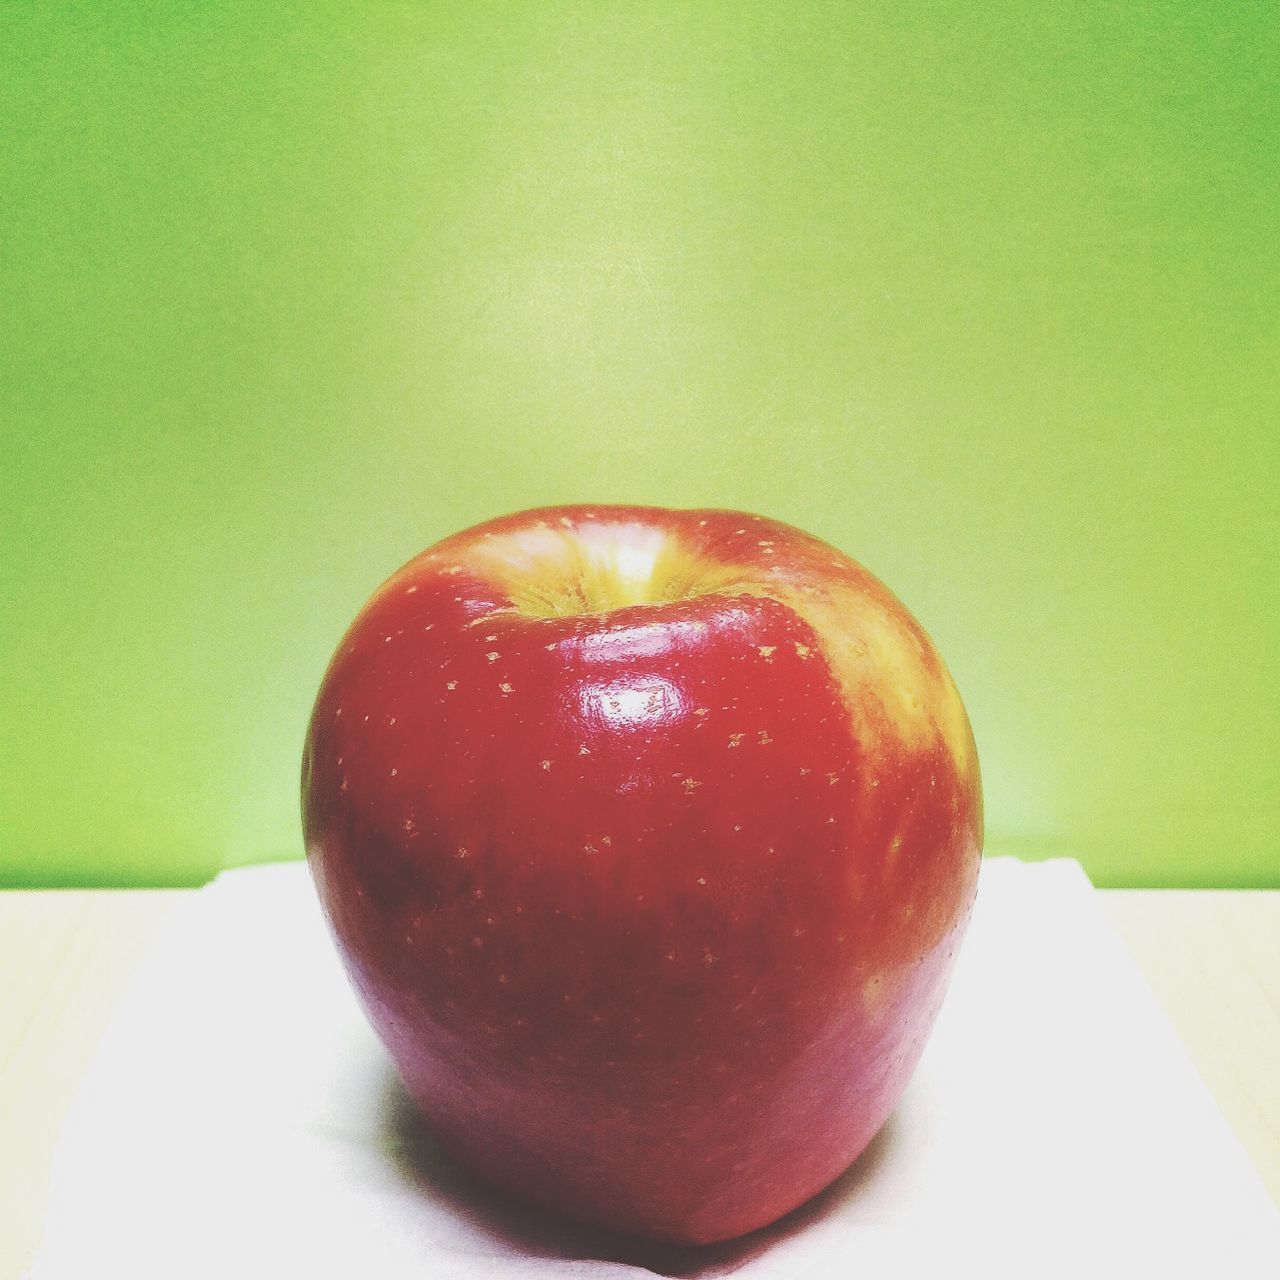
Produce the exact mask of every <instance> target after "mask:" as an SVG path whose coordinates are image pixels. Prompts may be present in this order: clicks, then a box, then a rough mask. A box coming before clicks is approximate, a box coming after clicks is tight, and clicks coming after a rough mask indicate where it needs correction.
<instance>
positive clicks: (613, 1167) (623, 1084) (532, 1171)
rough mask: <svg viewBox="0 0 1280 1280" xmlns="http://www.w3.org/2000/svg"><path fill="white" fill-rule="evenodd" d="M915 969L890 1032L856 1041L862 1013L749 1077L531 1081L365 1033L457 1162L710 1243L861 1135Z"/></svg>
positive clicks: (831, 1162)
mask: <svg viewBox="0 0 1280 1280" xmlns="http://www.w3.org/2000/svg"><path fill="white" fill-rule="evenodd" d="M938 959H941V957H938ZM931 968H933V966H931V965H930V966H925V970H926V973H927V971H928V970H929V969H931ZM926 973H920V972H919V971H917V974H916V975H914V976H916V977H917V979H924V981H923V982H919V981H917V983H911V984H910V985H911V986H914V988H915V990H914V991H912V992H911V993H910V995H908V997H907V999H905V1000H904V1001H903V1005H904V1006H905V1008H904V1007H902V1006H900V1007H899V1009H898V1010H893V1011H890V1010H886V1011H885V1012H887V1013H889V1014H890V1016H889V1017H888V1019H887V1020H886V1021H887V1023H888V1025H889V1026H893V1027H894V1029H895V1034H884V1035H883V1036H875V1035H874V1034H870V1035H869V1033H868V1029H867V1027H866V1025H865V1023H861V1022H860V1021H859V1022H845V1023H844V1025H843V1026H839V1027H832V1028H829V1030H828V1033H827V1034H826V1035H823V1036H821V1037H819V1039H818V1040H817V1041H815V1042H814V1043H813V1044H812V1045H811V1046H810V1047H809V1048H808V1049H807V1050H806V1051H805V1052H804V1053H803V1054H802V1055H801V1056H800V1057H799V1059H797V1060H796V1061H795V1062H794V1063H793V1064H792V1065H791V1066H790V1067H789V1068H788V1070H787V1072H786V1079H785V1080H783V1081H781V1082H779V1081H777V1080H759V1081H756V1082H755V1084H754V1086H753V1085H750V1084H746V1083H745V1081H743V1079H742V1072H741V1070H740V1067H741V1064H740V1063H739V1064H733V1063H732V1061H731V1059H732V1055H731V1054H730V1055H728V1056H729V1058H730V1064H729V1066H728V1068H727V1071H726V1074H725V1076H723V1077H720V1076H717V1075H715V1074H714V1073H713V1074H712V1075H710V1076H709V1077H707V1078H706V1079H705V1080H703V1081H702V1082H701V1083H700V1086H699V1087H694V1088H691V1087H689V1086H688V1085H687V1084H686V1086H685V1087H683V1088H681V1087H679V1086H677V1085H676V1084H675V1083H673V1082H672V1079H671V1078H672V1075H674V1074H675V1071H676V1068H674V1067H673V1068H672V1071H671V1072H669V1073H668V1072H654V1071H649V1072H642V1073H641V1074H640V1075H639V1076H637V1075H636V1074H634V1073H627V1072H625V1070H624V1071H623V1075H625V1077H626V1078H625V1079H619V1080H615V1081H612V1082H611V1081H609V1080H594V1081H592V1082H590V1083H588V1082H587V1081H586V1080H585V1079H581V1078H580V1079H578V1080H576V1081H574V1082H572V1083H568V1082H565V1081H560V1082H556V1083H552V1082H550V1081H544V1082H542V1083H541V1084H540V1085H532V1086H531V1084H530V1083H529V1082H528V1081H527V1080H522V1081H520V1082H519V1083H517V1082H516V1079H515V1078H514V1077H513V1076H511V1075H507V1076H506V1077H505V1079H504V1078H503V1077H502V1076H501V1075H498V1074H495V1073H493V1072H491V1071H476V1070H475V1066H476V1064H474V1063H468V1062H466V1061H465V1059H463V1060H459V1059H456V1058H454V1055H453V1054H452V1053H449V1054H446V1055H443V1056H442V1055H439V1054H432V1053H424V1052H423V1050H422V1046H421V1045H420V1044H418V1045H415V1044H413V1043H410V1042H408V1039H407V1037H405V1038H403V1039H402V1038H401V1037H402V1036H403V1031H401V1036H397V1034H396V1029H395V1027H394V1024H393V1025H385V1024H384V1026H383V1027H382V1028H381V1029H382V1031H383V1034H384V1039H385V1041H386V1043H387V1045H388V1048H390V1049H391V1051H392V1055H393V1057H394V1058H395V1059H396V1061H397V1063H398V1065H399V1070H400V1075H401V1079H402V1081H403V1083H404V1085H405V1088H406V1090H407V1092H408V1093H409V1095H410V1096H411V1097H412V1098H413V1100H414V1101H415V1103H416V1104H417V1106H418V1108H419V1110H420V1111H421V1113H422V1115H423V1117H424V1119H425V1120H426V1122H427V1124H428V1126H429V1127H430V1129H431V1131H432V1133H433V1135H434V1136H435V1137H436V1139H437V1140H438V1141H439V1143H440V1145H441V1146H442V1147H443V1148H444V1150H445V1151H446V1152H447V1153H448V1155H449V1156H450V1157H451V1158H452V1159H453V1160H454V1161H455V1162H456V1164H457V1165H458V1166H459V1167H460V1168H462V1169H465V1170H466V1171H468V1172H469V1173H471V1174H473V1175H474V1176H476V1177H477V1178H479V1179H480V1180H482V1181H484V1182H486V1183H488V1184H489V1185H491V1186H492V1187H494V1188H496V1189H498V1190H500V1191H502V1192H505V1193H506V1194H508V1195H510V1196H512V1197H514V1198H516V1199H518V1200H522V1201H525V1202H528V1203H532V1204H534V1205H537V1206H539V1207H542V1208H545V1209H549V1210H552V1211H554V1212H555V1213H557V1214H559V1215H561V1216H563V1217H565V1218H570V1219H573V1220H575V1221H578V1222H581V1223H585V1224H589V1225H591V1226H595V1227H601V1228H604V1229H607V1230H610V1231H616V1232H621V1233H624V1234H629V1235H635V1236H640V1237H644V1238H647V1239H650V1240H658V1241H663V1242H667V1243H673V1244H685V1245H696V1244H712V1243H716V1242H718V1241H724V1240H730V1239H733V1238H735V1237H737V1236H742V1235H746V1234H747V1233H749V1232H751V1231H755V1230H757V1229H759V1228H762V1227H765V1226H768V1225H769V1224H770V1223H773V1222H775V1221H777V1220H778V1219H779V1218H782V1217H784V1216H785V1215H786V1214H787V1213H789V1212H790V1211H791V1210H793V1209H796V1208H798V1207H799V1206H800V1205H802V1204H804V1203H805V1202H806V1201H807V1200H809V1199H811V1198H812V1197H813V1196H815V1195H817V1194H818V1193H819V1192H820V1191H822V1190H823V1189H825V1188H826V1187H827V1186H829V1185H830V1184H831V1183H832V1182H833V1181H835V1180H836V1179H837V1178H838V1177H839V1176H840V1175H841V1174H842V1173H843V1172H844V1171H845V1170H846V1169H847V1168H848V1167H849V1166H850V1165H851V1164H852V1163H853V1162H854V1161H855V1160H856V1159H857V1157H858V1156H859V1155H860V1154H861V1153H862V1151H863V1150H864V1149H865V1148H866V1147H867V1145H868V1144H869V1143H870V1142H871V1140H872V1139H873V1138H874V1137H875V1135H876V1133H877V1132H878V1131H879V1130H880V1128H881V1127H882V1126H883V1125H884V1123H885V1121H886V1120H887V1119H888V1117H889V1114H890V1112H891V1111H892V1109H893V1107H894V1105H895V1104H896V1102H897V1100H898V1098H899V1097H900V1095H901V1093H902V1091H903V1089H904V1088H905V1086H906V1083H907V1080H908V1079H909V1077H910V1075H911V1073H912V1071H913V1070H914V1069H915V1066H916V1063H917V1061H918V1059H919V1057H920V1054H921V1051H922V1050H923V1046H924V1041H925V1038H926V1035H927V1032H928V1028H929V1025H930V1023H931V1022H932V1020H933V1014H934V1011H935V1010H936V1007H937V1004H938V1003H939V1002H940V1000H941V995H942V990H941V988H942V987H943V986H944V985H945V968H944V970H943V972H941V973H939V972H936V971H935V972H933V973H929V974H928V976H927V977H926ZM930 979H933V981H930ZM921 987H924V988H925V990H923V991H922V990H921ZM929 988H932V989H931V990H930V989H929ZM904 994H905V993H904ZM912 997H914V998H912ZM922 997H923V998H922ZM895 1015H896V1016H895ZM377 1021H380V1019H378V1018H377V1017H376V1012H375V1022H377ZM895 1024H896V1025H895ZM400 1026H401V1028H403V1023H401V1024H400ZM397 1041H399V1042H398V1043H397ZM450 1058H454V1061H453V1064H452V1065H448V1064H447V1059H450ZM622 1065H623V1066H624V1067H625V1064H622ZM735 1065H736V1066H737V1067H738V1068H739V1069H737V1070H735V1069H734V1068H735ZM733 1077H736V1079H735V1078H733ZM480 1080H483V1084H481V1083H480ZM730 1080H731V1081H732V1083H730ZM744 1084H745V1088H744ZM779 1086H781V1087H779ZM730 1090H733V1092H731V1091H730ZM622 1099H627V1101H623V1100H622Z"/></svg>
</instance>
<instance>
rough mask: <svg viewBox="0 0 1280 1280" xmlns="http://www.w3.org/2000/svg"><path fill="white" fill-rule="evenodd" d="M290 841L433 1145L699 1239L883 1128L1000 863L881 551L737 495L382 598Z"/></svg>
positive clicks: (466, 553)
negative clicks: (875, 554) (854, 549)
mask: <svg viewBox="0 0 1280 1280" xmlns="http://www.w3.org/2000/svg"><path fill="white" fill-rule="evenodd" d="M302 792H303V825H304V833H305V839H306V847H307V855H308V859H309V862H310V866H311V869H312V872H313V875H314V878H315V881H316V885H317V888H318V891H319V894H320V898H321V901H322V904H323V907H324V910H325V912H326V914H327V917H328V919H329V922H330V925H331V928H332V930H333V933H334V935H335V938H336V941H337V943H338V947H339V950H340V952H341V954H342V956H343V959H344V962H345V964H346V966H347V970H348V972H349V974H350V977H351V979H352V982H353V985H354V987H355V989H356V992H357V993H358V995H359V997H360V999H361V1001H362V1003H363V1005H364V1007H365V1009H366V1011H367V1013H368V1016H369V1018H370V1020H371V1022H372V1024H373V1026H374V1028H375V1029H376V1030H377V1032H378V1033H379V1035H380V1036H381V1038H382V1040H383V1041H384V1043H385V1044H386V1046H387V1048H388V1050H389V1052H390V1054H391V1056H392V1058H393V1059H394V1061H395V1063H396V1065H397V1068H398V1070H399V1072H400V1074H401V1077H402V1079H403V1081H404V1083H405V1086H406V1088H407V1089H408V1091H409V1093H410V1094H411V1096H412V1097H413V1098H414V1099H415V1101H416V1102H417V1104H418V1105H419V1106H420V1108H421V1109H422V1111H423V1113H424V1115H425V1117H426V1119H427V1121H428V1123H429V1124H430V1125H431V1127H432V1129H433V1131H434V1132H435V1134H436V1135H437V1137H438V1138H439V1139H440V1141H441V1142H442V1144H443V1145H444V1146H445V1148H446V1149H447V1150H448V1151H449V1152H450V1153H451V1154H452V1155H453V1156H454V1157H455V1158H456V1159H457V1160H458V1161H459V1162H460V1163H461V1164H462V1165H463V1166H465V1167H467V1168H469V1169H470V1170H472V1171H473V1172H474V1173H476V1174H478V1175H479V1176H480V1177H482V1178H483V1179H485V1180H487V1181H488V1182H489V1183H491V1184H493V1185H495V1186H497V1187H499V1188H501V1189H503V1190H505V1191H506V1192H508V1193H511V1194H513V1195H515V1196H518V1197H520V1198H522V1199H524V1200H526V1201H530V1202H534V1203H536V1204H539V1205H542V1206H545V1207H548V1208H551V1209H553V1210H555V1211H557V1212H559V1213H561V1214H564V1215H566V1216H569V1217H571V1218H574V1219H577V1220H580V1221H584V1222H588V1223H592V1224H596V1225H599V1226H603V1227H606V1228H611V1229H615V1230H620V1231H624V1232H628V1233H635V1234H639V1235H644V1236H648V1237H652V1238H656V1239H660V1240H667V1241H678V1242H684V1243H705V1242H711V1241H717V1240H724V1239H728V1238H731V1237H734V1236H738V1235H741V1234H744V1233H746V1232H749V1231H751V1230H753V1229H755V1228H758V1227H761V1226H764V1225H766V1224H768V1223H770V1222H772V1221H774V1220H775V1219H777V1218H779V1217H781V1216H782V1215H784V1214H786V1213H787V1212H788V1211H789V1210H791V1209H793V1208H795V1207H796V1206H797V1205H799V1204H801V1203H803V1202H804V1201H805V1200H807V1199H809V1198H810V1197H811V1196H813V1195H814V1194H815V1193H817V1192H818V1191H820V1190H821V1189H822V1188H823V1187H825V1186H826V1185H828V1184H829V1183H830V1182H831V1181H832V1180H833V1179H835V1178H836V1177H837V1176H838V1175H839V1174H840V1173H841V1172H842V1171H843V1170H844V1169H845V1168H846V1167H847V1166H848V1165H849V1164H850V1163H851V1162H852V1161H853V1160H854V1159H855V1158H856V1157H857V1156H858V1154H859V1153H860V1152H861V1151H862V1150H863V1148H864V1147H865V1146H866V1145H867V1143H868V1142H869V1141H870V1140H871V1138H872V1137H873V1136H874V1135H875V1133H876V1132H877V1130H879V1128H880V1127H881V1125H882V1124H883V1123H884V1121H885V1120H886V1118H887V1117H888V1115H889V1113H890V1111H891V1110H892V1108H893V1107H894V1105H895V1104H896V1102H897V1100H898V1098H899V1097H900V1095H901V1093H902V1091H903V1089H904V1088H905V1086H906V1083H907V1080H908V1078H909V1076H910V1074H911V1072H912V1070H913V1069H914V1066H915V1064H916V1062H917V1060H918V1058H919V1056H920V1053H921V1050H922V1048H923V1046H924V1042H925V1038H926V1036H927V1034H928V1031H929V1029H930V1026H931V1024H932V1021H933V1019H934V1016H935V1014H936V1012H937V1009H938V1006H939V1004H940V1002H941V1000H942V997H943V994H944V990H945V986H946V982H947V979H948V975H949V971H950V968H951V964H952V959H953V956H954V953H955V950H956V947H957V945H958V943H959V940H960V937H961V935H962V932H963V930H964V927H965V924H966V923H967V919H968V915H969V911H970V908H971V905H972V900H973V895H974V891H975V888H976V882H977V873H978V863H979V858H980V853H981V841H982V835H981V828H982V817H981V787H980V782H979V775H978V766H977V756H976V752H975V749H974V744H973V737H972V734H971V732H970V728H969V722H968V719H967V718H966V716H965V712H964V708H963V706H962V705H961V702H960V699H959V696H958V695H957V693H956V690H955V687H954V685H953V684H952V681H951V678H950V676H949V675H948V674H947V671H946V669H945V667H944V666H943V664H942V661H941V659H940V658H939V657H938V655H937V653H936V651H935V650H934V647H933V645H932V644H931V643H930V641H929V639H928V637H927V636H926V635H925V633H924V632H923V630H922V629H921V628H920V626H919V624H918V623H917V622H916V621H915V620H914V619H913V618H912V617H911V616H910V614H909V613H908V612H907V611H906V609H905V608H904V607H903V606H902V605H901V604H900V603H899V602H898V600H897V599H896V598H895V597H894V596H893V595H892V594H891V593H890V592H889V591H888V589H887V588H886V587H885V586H884V585H883V584H881V583H880V582H879V581H878V580H877V579H876V578H874V577H873V576H872V575H871V574H870V573H868V572H867V571H866V570H865V569H863V568H862V567H861V566H860V565H858V564H856V563H855V562H854V561H852V560H850V559H849V558H847V557H846V556H844V555H843V554H841V553H840V552H838V551H836V550H835V549H834V548H832V547H830V546H829V545H827V544H825V543H823V542H820V541H819V540H817V539H816V538H813V537H811V536H809V535H807V534H805V533H802V532H801V531H799V530H797V529H794V528H792V527H790V526H786V525H782V524H779V523H776V522H773V521H769V520H765V519H763V518H761V517H758V516H752V515H745V514H742V513H739V512H732V511H719V510H703V511H697V510H693V511H671V510H664V509H660V508H644V507H610V506H596V507H559V508H546V509H542V510H536V511H530V512H523V513H520V514H517V515H512V516H508V517H504V518H502V519H499V520H494V521H491V522H489V523H486V524H483V525H479V526H477V527H475V528H472V529H469V530H466V531H465V532H462V533H459V534H457V535H455V536H453V537H450V538H448V539H446V540H445V541H443V542H441V543H438V544H437V545H436V546H435V547H433V548H431V549H429V550H428V551H426V552H424V553H423V554H422V555H420V556H418V557H417V558H415V559H414V560H412V561H410V562H409V564H407V565H406V566H405V567H404V568H403V569H401V570H400V571H399V572H398V573H396V574H395V575H394V576H393V577H392V578H390V579H389V580H388V581H387V582H386V583H384V584H383V586H382V587H381V588H380V589H379V590H378V591H377V592H376V593H375V595H374V596H373V598H372V599H371V600H370V601H369V603H368V604H367V605H366V606H365V608H364V609H363V610H362V611H361V613H360V614H359V616H358V617H357V618H356V620H355V622H354V623H353V625H352V626H351V628H350V630H349V631H348V633H347V635H346V637H345V639H344V640H343V641H342V644H341V645H340V647H339V649H338V651H337V653H336V655H335V657H334V658H333V661H332V663H331V665H330V667H329V669H328V672H327V674H326V675H325V678H324V682H323V685H322V687H321V689H320V693H319V696H318V699H317V701H316V705H315V710H314V713H313V716H312V720H311V724H310V729H309V733H308V736H307V742H306V747H305V752H304V760H303V785H302Z"/></svg>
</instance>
